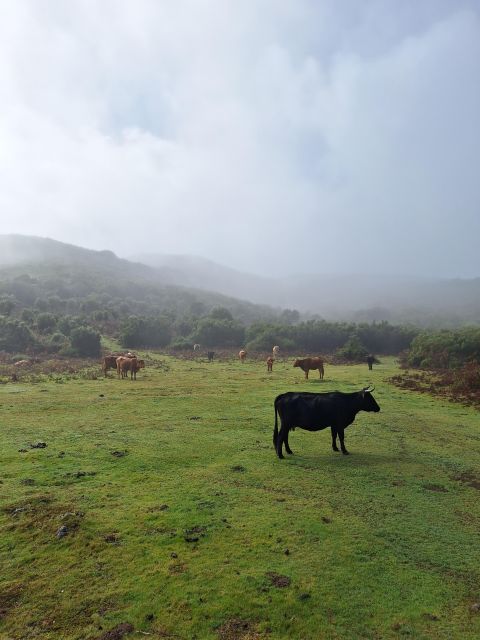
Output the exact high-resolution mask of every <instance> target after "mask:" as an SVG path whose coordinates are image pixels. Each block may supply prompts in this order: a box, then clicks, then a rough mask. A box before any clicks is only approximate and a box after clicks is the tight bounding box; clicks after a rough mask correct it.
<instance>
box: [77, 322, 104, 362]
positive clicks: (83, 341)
mask: <svg viewBox="0 0 480 640" xmlns="http://www.w3.org/2000/svg"><path fill="white" fill-rule="evenodd" d="M70 340H71V351H72V353H73V354H74V355H77V356H85V357H91V358H95V357H97V356H99V355H100V334H99V333H98V332H97V331H95V329H92V328H91V327H86V326H80V327H76V328H75V329H72V333H71V335H70Z"/></svg>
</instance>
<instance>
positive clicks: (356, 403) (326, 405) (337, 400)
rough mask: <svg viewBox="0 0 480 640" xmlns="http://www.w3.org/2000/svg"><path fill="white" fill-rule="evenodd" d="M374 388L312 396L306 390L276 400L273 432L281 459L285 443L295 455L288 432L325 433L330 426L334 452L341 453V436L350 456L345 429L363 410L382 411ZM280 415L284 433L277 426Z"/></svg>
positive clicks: (281, 427) (288, 450)
mask: <svg viewBox="0 0 480 640" xmlns="http://www.w3.org/2000/svg"><path fill="white" fill-rule="evenodd" d="M372 391H373V388H372V389H370V388H369V387H365V389H362V391H355V392H354V393H342V392H341V391H332V392H330V393H308V392H306V391H301V392H298V393H297V392H295V391H289V392H288V393H282V394H281V395H279V396H277V397H276V398H275V402H274V405H273V406H274V408H275V428H274V430H273V446H274V447H275V450H276V452H277V455H278V457H279V458H283V454H282V445H283V444H284V443H285V450H286V452H287V453H293V452H292V450H291V449H290V447H289V446H288V432H289V431H290V430H293V429H295V427H301V428H302V429H306V430H307V431H321V430H322V429H326V428H327V427H331V429H332V449H333V450H334V451H338V448H337V435H338V437H339V439H340V447H341V449H342V453H343V454H344V455H347V454H348V451H347V450H346V449H345V443H344V430H345V429H346V428H347V427H348V425H349V424H352V422H353V421H354V420H355V417H356V415H357V413H358V412H359V411H375V412H378V411H380V407H379V406H378V404H377V403H376V401H375V399H374V397H373V396H372ZM277 415H278V416H280V423H281V426H280V433H279V432H278V426H277Z"/></svg>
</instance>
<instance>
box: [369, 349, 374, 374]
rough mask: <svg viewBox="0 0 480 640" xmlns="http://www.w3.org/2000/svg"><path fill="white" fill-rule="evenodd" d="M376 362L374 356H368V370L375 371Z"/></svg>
mask: <svg viewBox="0 0 480 640" xmlns="http://www.w3.org/2000/svg"><path fill="white" fill-rule="evenodd" d="M374 362H375V356H372V354H371V353H370V354H369V355H368V356H367V364H368V368H369V369H370V371H371V370H372V369H373V363H374Z"/></svg>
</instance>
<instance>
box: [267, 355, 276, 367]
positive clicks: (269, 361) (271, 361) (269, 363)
mask: <svg viewBox="0 0 480 640" xmlns="http://www.w3.org/2000/svg"><path fill="white" fill-rule="evenodd" d="M274 362H275V361H274V359H273V358H272V356H268V358H267V371H273V363H274Z"/></svg>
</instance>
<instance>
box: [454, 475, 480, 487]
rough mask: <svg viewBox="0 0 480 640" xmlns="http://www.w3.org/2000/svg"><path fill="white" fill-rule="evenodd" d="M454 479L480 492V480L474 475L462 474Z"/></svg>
mask: <svg viewBox="0 0 480 640" xmlns="http://www.w3.org/2000/svg"><path fill="white" fill-rule="evenodd" d="M453 479H454V480H457V481H458V482H462V483H463V484H466V485H468V486H469V487H472V488H473V489H477V490H479V491H480V478H478V477H477V476H476V475H474V474H473V473H469V472H465V473H461V474H460V475H458V476H455V477H454V478H453Z"/></svg>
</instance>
